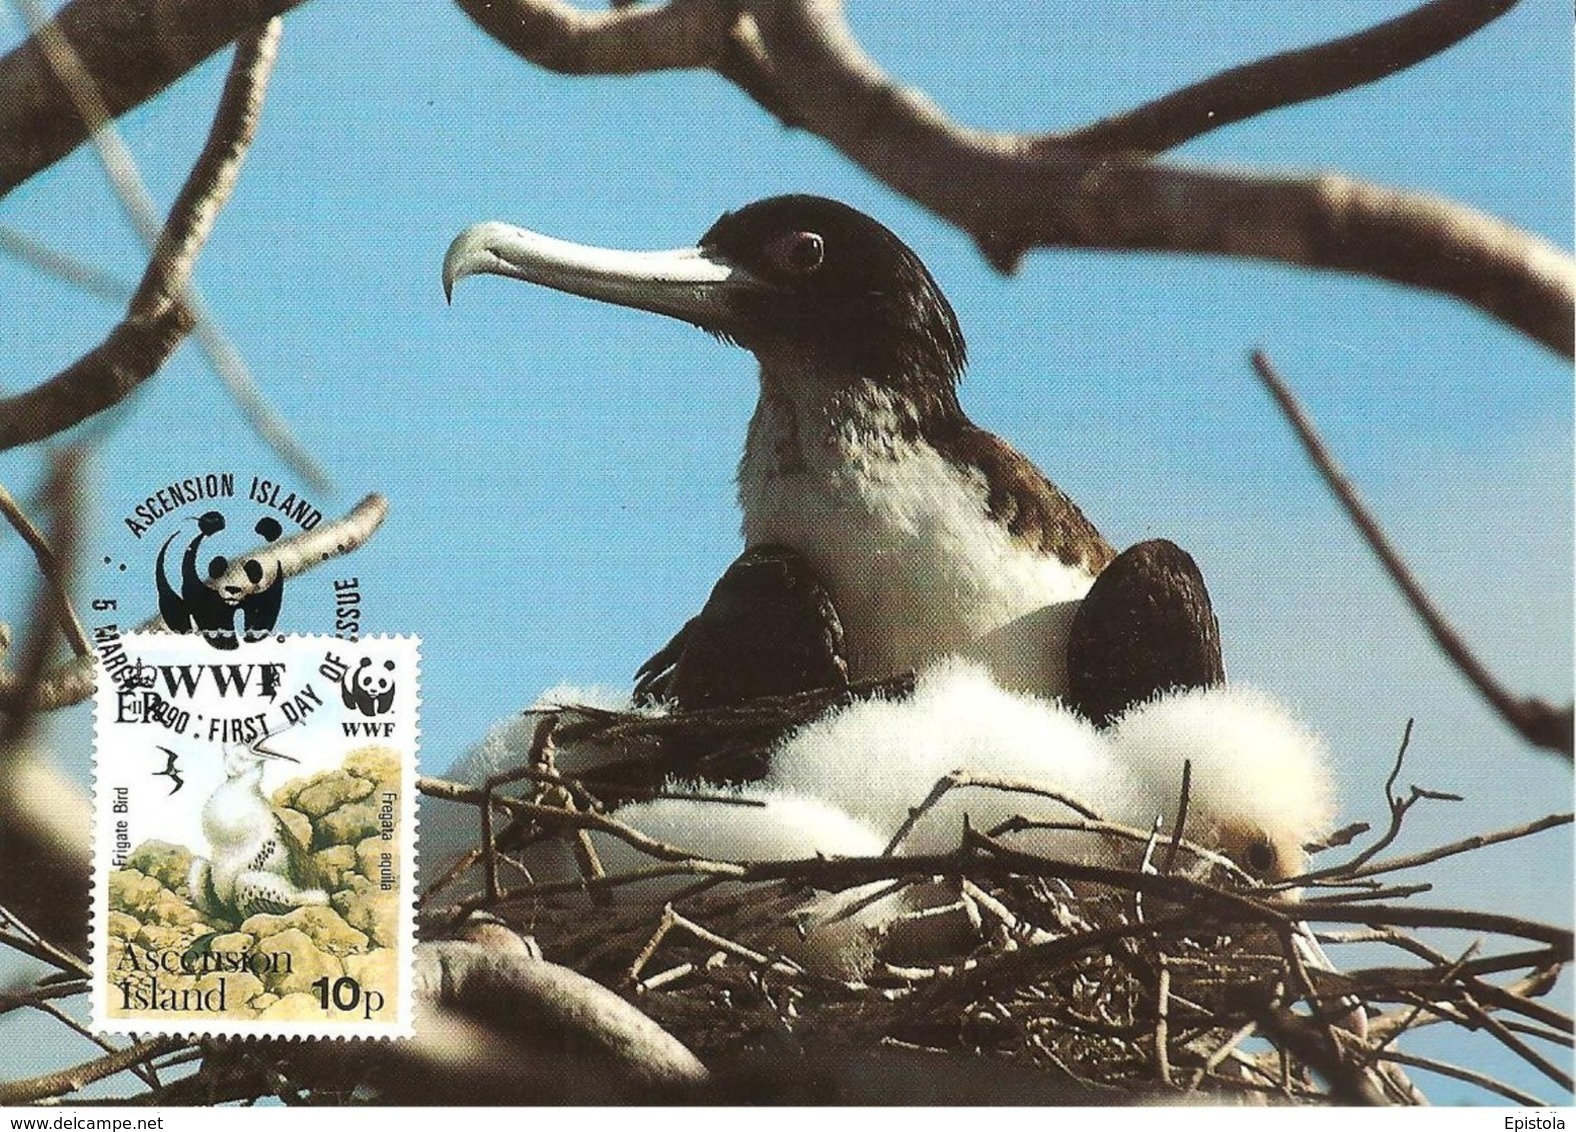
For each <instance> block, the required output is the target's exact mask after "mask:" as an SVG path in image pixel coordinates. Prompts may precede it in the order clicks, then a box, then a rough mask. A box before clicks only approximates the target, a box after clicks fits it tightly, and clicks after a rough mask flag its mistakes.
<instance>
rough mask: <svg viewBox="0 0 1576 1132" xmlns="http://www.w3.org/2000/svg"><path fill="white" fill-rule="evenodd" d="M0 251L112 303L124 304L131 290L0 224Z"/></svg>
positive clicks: (96, 269) (91, 266)
mask: <svg viewBox="0 0 1576 1132" xmlns="http://www.w3.org/2000/svg"><path fill="white" fill-rule="evenodd" d="M0 251H3V252H5V253H6V254H7V255H9V256H11V257H12V258H14V259H16V260H17V261H19V262H21V263H25V264H27V265H28V266H29V267H31V268H34V269H36V270H38V271H41V272H43V273H44V274H46V275H52V276H54V277H55V278H57V279H63V280H65V281H66V282H67V283H70V284H71V285H72V286H73V287H76V288H77V289H78V290H79V291H82V292H84V293H86V294H89V295H92V296H94V297H95V298H100V299H107V300H108V301H110V302H112V303H122V304H124V303H126V302H127V301H129V300H130V298H131V296H132V292H133V290H134V288H133V287H132V285H131V284H130V283H128V282H126V281H125V280H124V279H121V278H119V277H117V276H114V275H111V274H110V273H109V272H107V271H104V270H103V269H101V268H99V267H97V266H95V265H94V264H91V263H88V262H87V261H86V260H82V259H78V258H77V257H76V256H73V255H67V254H66V253H65V252H62V251H59V250H57V249H55V248H52V247H50V246H49V245H48V244H46V243H44V242H43V241H42V240H37V239H34V238H33V237H32V236H29V235H27V234H26V233H23V232H18V231H17V230H16V229H15V228H9V227H6V226H5V225H0Z"/></svg>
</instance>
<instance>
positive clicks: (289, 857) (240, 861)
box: [188, 738, 328, 920]
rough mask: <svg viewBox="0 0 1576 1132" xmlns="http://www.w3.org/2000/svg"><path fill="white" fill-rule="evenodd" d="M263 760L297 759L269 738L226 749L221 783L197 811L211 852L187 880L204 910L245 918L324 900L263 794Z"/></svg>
mask: <svg viewBox="0 0 1576 1132" xmlns="http://www.w3.org/2000/svg"><path fill="white" fill-rule="evenodd" d="M268 759H283V760H285V761H287V762H295V761H296V760H295V759H294V758H291V756H289V755H286V754H283V753H282V752H279V751H275V750H273V749H272V748H270V747H268V746H267V740H266V738H265V739H260V740H258V741H256V742H254V743H250V744H244V745H243V744H233V745H227V746H226V747H225V749H224V781H223V782H221V783H220V784H219V785H218V787H216V788H215V789H214V792H213V793H212V794H211V795H209V796H208V801H207V802H205V803H204V804H203V808H202V830H203V833H204V835H205V836H206V837H207V838H208V844H209V845H210V847H211V851H212V853H213V856H212V857H211V858H204V857H193V858H192V863H191V870H190V875H189V877H188V886H189V887H190V889H191V892H192V896H193V899H194V900H195V902H196V904H197V906H198V907H199V908H200V909H202V910H203V911H206V912H210V913H214V914H218V915H235V916H238V917H240V918H241V919H243V920H244V919H245V918H246V917H248V916H255V915H257V914H258V913H262V912H268V913H275V914H279V913H284V912H289V911H291V910H292V909H295V908H301V907H306V906H309V905H321V904H327V903H328V894H327V893H326V892H324V891H323V890H322V889H320V888H314V887H310V883H311V874H312V872H313V869H312V865H311V855H310V851H309V850H308V848H307V846H305V845H303V844H301V842H300V840H299V839H298V838H297V837H296V836H295V834H294V833H292V832H291V830H290V827H289V826H288V825H286V824H285V822H284V820H283V819H281V818H280V817H279V815H278V814H276V813H275V812H274V808H273V804H272V803H271V802H270V801H269V800H268V796H267V795H266V794H264V793H263V786H262V783H263V767H264V765H265V762H266V760H268Z"/></svg>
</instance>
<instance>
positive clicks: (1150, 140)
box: [1056, 0, 1517, 153]
mask: <svg viewBox="0 0 1576 1132" xmlns="http://www.w3.org/2000/svg"><path fill="white" fill-rule="evenodd" d="M1516 3H1517V0H1430V3H1427V4H1424V5H1422V6H1421V7H1419V8H1415V9H1413V10H1412V11H1410V12H1407V13H1406V14H1405V15H1401V16H1397V17H1396V18H1395V19H1393V20H1387V21H1385V22H1384V23H1382V24H1376V25H1374V26H1373V27H1371V28H1365V29H1364V30H1363V31H1360V32H1355V33H1354V34H1352V35H1348V36H1343V37H1342V38H1340V39H1332V40H1330V41H1329V42H1328V43H1321V44H1318V45H1317V46H1314V47H1307V48H1303V49H1301V50H1297V51H1286V52H1282V53H1281V54H1279V55H1271V56H1269V57H1267V58H1264V59H1259V60H1256V61H1254V62H1252V63H1245V64H1243V65H1242V66H1240V67H1233V68H1231V69H1230V70H1229V71H1222V72H1221V73H1220V74H1218V75H1214V76H1211V77H1210V78H1207V79H1205V80H1204V81H1203V82H1199V83H1194V84H1193V85H1192V86H1188V87H1184V88H1183V89H1181V90H1178V91H1174V92H1172V93H1171V94H1168V95H1165V96H1164V97H1162V98H1158V99H1156V100H1155V101H1153V102H1149V103H1146V104H1144V105H1143V106H1138V107H1134V108H1133V109H1132V110H1129V111H1127V112H1125V113H1122V114H1114V115H1112V116H1111V117H1109V118H1106V119H1103V120H1102V121H1099V122H1095V123H1093V124H1091V125H1088V126H1084V127H1082V128H1081V129H1077V130H1073V131H1072V132H1070V133H1066V134H1061V135H1058V136H1057V139H1056V140H1057V141H1061V142H1075V143H1077V144H1080V145H1085V146H1088V147H1089V148H1091V149H1098V150H1104V151H1107V152H1109V151H1112V150H1139V151H1143V152H1146V153H1159V152H1161V151H1163V150H1167V149H1170V148H1171V147H1173V146H1177V145H1181V144H1182V143H1183V142H1185V141H1188V140H1190V139H1192V138H1196V137H1198V136H1199V135H1201V134H1206V133H1209V132H1210V131H1211V130H1218V129H1220V128H1221V127H1222V126H1229V125H1232V124H1233V123H1235V122H1241V121H1244V120H1245V119H1248V118H1253V117H1256V116H1258V115H1260V114H1263V113H1266V112H1267V111H1270V110H1277V109H1279V108H1281V107H1283V106H1292V105H1295V104H1296V103H1299V102H1310V101H1312V100H1314V99H1317V98H1327V97H1329V96H1330V95H1332V94H1340V93H1341V92H1342V91H1347V90H1351V89H1353V88H1354V87H1359V86H1366V85H1367V84H1369V83H1374V82H1378V81H1379V80H1380V79H1384V78H1388V77H1389V76H1391V75H1393V74H1395V73H1396V72H1397V71H1402V70H1405V69H1406V68H1408V67H1411V66H1414V65H1415V64H1417V63H1421V62H1423V61H1424V60H1425V59H1431V58H1433V57H1434V56H1435V55H1438V54H1439V53H1440V52H1442V51H1445V50H1447V49H1449V48H1450V47H1453V46H1454V45H1455V44H1457V43H1459V42H1460V41H1461V40H1463V39H1465V38H1466V37H1467V36H1469V35H1471V34H1472V33H1473V32H1475V31H1477V30H1478V29H1479V28H1481V27H1482V26H1483V25H1484V24H1487V23H1489V22H1490V21H1492V20H1495V19H1497V18H1498V17H1500V16H1502V15H1504V14H1505V13H1506V12H1508V11H1510V9H1511V8H1514V7H1515V6H1516Z"/></svg>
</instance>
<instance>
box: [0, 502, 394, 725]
mask: <svg viewBox="0 0 1576 1132" xmlns="http://www.w3.org/2000/svg"><path fill="white" fill-rule="evenodd" d="M388 507H389V505H388V500H387V499H385V498H384V497H383V496H381V495H378V494H372V495H369V496H367V497H366V498H365V499H363V500H362V501H361V502H360V503H358V504H356V505H355V507H353V508H351V510H350V511H349V512H348V513H347V514H345V515H344V516H343V517H342V518H339V519H336V520H334V521H332V522H324V523H319V524H318V525H317V526H316V527H314V528H313V529H312V530H310V531H303V532H301V533H300V534H295V535H291V536H290V537H289V538H283V539H280V540H279V541H278V542H276V543H272V544H265V545H263V546H259V547H256V548H255V549H253V550H252V551H250V552H249V553H247V554H246V555H244V556H241V557H238V558H237V559H236V563H237V566H236V567H235V568H234V569H232V570H231V571H230V573H227V574H225V575H224V576H223V577H222V578H220V579H218V580H217V582H216V583H215V584H218V585H229V584H234V585H237V586H243V585H244V586H255V585H256V584H257V583H255V582H253V581H251V579H249V578H247V577H245V575H244V573H243V570H244V563H245V562H246V561H248V560H256V561H257V562H259V563H260V564H261V565H262V566H263V571H264V574H263V576H264V577H265V578H272V577H273V575H274V569H275V567H276V566H277V568H278V569H279V571H281V572H282V574H283V576H284V577H286V578H293V577H295V576H296V575H298V574H302V573H305V572H306V571H308V570H310V569H312V568H313V567H315V566H319V565H321V564H322V563H324V562H327V561H329V560H330V559H332V558H338V557H340V556H342V555H345V554H349V553H350V552H351V551H353V550H355V549H357V548H358V547H360V546H361V545H362V544H363V543H365V542H366V541H367V540H368V539H369V538H371V537H372V535H373V532H375V531H376V530H377V529H378V527H380V526H381V525H382V523H383V519H384V517H385V516H386V515H387V514H388ZM167 628H168V626H167V625H165V624H164V620H163V619H162V618H161V617H159V616H157V615H155V616H153V617H150V618H148V619H147V620H146V621H144V622H142V623H141V624H140V625H138V626H137V627H136V628H135V629H134V630H133V631H134V632H149V631H157V630H161V629H167ZM93 672H94V668H93V659H92V657H79V658H78V659H76V660H73V661H71V662H69V663H67V664H64V665H61V666H60V667H59V668H57V669H55V670H54V671H52V672H49V673H48V674H46V675H45V676H43V677H42V678H40V680H39V681H38V683H37V685H36V686H35V687H34V688H33V689H32V692H31V695H32V699H33V706H34V710H37V711H54V710H56V709H58V708H62V707H67V706H69V705H71V704H77V703H81V702H82V701H83V700H85V699H87V698H88V697H89V696H91V695H92V694H93ZM27 691H28V690H27V685H26V684H25V683H24V682H23V681H21V680H19V679H18V677H17V676H16V674H15V673H11V672H7V671H4V670H0V711H3V710H11V709H14V708H15V707H16V706H17V705H18V704H19V703H21V702H22V699H23V697H24V695H26V694H27Z"/></svg>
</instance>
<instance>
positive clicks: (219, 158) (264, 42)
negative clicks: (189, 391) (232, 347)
mask: <svg viewBox="0 0 1576 1132" xmlns="http://www.w3.org/2000/svg"><path fill="white" fill-rule="evenodd" d="M278 41H279V24H278V23H277V22H273V23H270V24H268V25H266V26H265V27H263V28H259V29H258V30H257V32H256V34H255V35H253V36H251V37H249V38H248V39H247V40H246V41H244V42H243V43H241V44H240V45H239V46H237V48H236V52H235V59H234V61H233V62H232V63H231V65H230V74H229V77H228V78H227V79H226V81H225V85H224V92H223V94H222V95H221V96H220V99H219V109H218V112H217V113H216V114H215V116H214V122H213V127H212V129H211V130H210V131H209V134H208V140H207V142H206V143H205V144H204V146H203V150H202V153H201V154H200V155H199V156H198V158H197V162H196V164H195V165H193V167H192V171H191V173H190V175H189V176H188V177H187V179H186V183H185V184H184V185H183V186H182V188H181V192H180V195H179V196H178V197H177V198H176V201H175V204H174V205H173V206H172V207H171V209H170V215H169V219H168V220H167V221H166V222H165V226H164V231H163V232H162V233H161V235H160V236H159V242H158V245H157V247H156V248H155V250H154V253H153V257H152V259H151V260H150V262H149V264H148V268H147V270H146V271H145V272H144V273H143V277H142V281H141V283H140V284H139V285H138V287H137V291H136V293H135V294H134V295H133V296H132V299H131V303H130V304H129V306H128V307H127V310H126V317H125V318H124V319H123V320H122V321H121V322H120V323H119V324H118V325H117V326H116V327H115V328H114V329H113V330H112V331H110V334H109V336H108V337H107V338H106V339H105V340H104V341H103V342H102V343H100V344H99V345H98V346H96V347H94V348H93V349H92V350H90V351H89V352H88V353H87V354H85V355H83V357H81V358H80V359H78V360H77V361H76V362H74V363H73V364H72V365H70V366H68V367H67V368H66V369H64V370H62V371H61V372H60V373H58V374H56V375H55V376H54V377H53V378H51V379H50V380H48V381H46V382H44V383H43V384H41V385H38V386H36V387H34V388H33V389H30V390H28V391H27V392H25V393H20V394H17V395H16V396H14V397H7V398H5V399H4V400H0V450H4V449H8V448H15V447H17V446H18V445H22V444H29V443H32V442H34V441H37V440H42V439H44V438H45V437H49V436H53V435H55V434H56V433H58V432H61V431H63V430H64V429H67V428H70V427H72V426H73V425H76V424H79V423H81V422H82V421H84V420H86V419H87V418H88V417H90V416H92V415H93V414H95V413H98V412H101V411H102V410H104V409H106V408H109V407H110V406H111V405H114V404H116V403H118V402H119V401H120V400H122V399H123V398H124V397H125V396H126V395H127V394H128V393H130V392H131V390H133V389H135V388H136V387H137V386H138V385H140V384H142V382H144V381H146V380H147V379H148V378H149V377H151V376H152V375H153V374H154V373H156V372H157V371H158V369H159V367H160V366H161V365H163V364H164V362H165V360H166V359H167V358H168V357H169V356H170V354H171V353H173V352H174V350H175V347H176V346H178V345H179V344H180V342H181V340H182V339H183V338H184V337H185V336H186V334H187V333H188V332H189V331H190V330H191V329H192V327H193V326H194V325H195V323H196V318H195V315H194V314H193V312H192V310H191V308H190V307H189V305H188V304H187V303H186V302H185V301H184V294H185V288H186V282H187V280H188V279H189V278H190V275H191V269H192V265H193V264H194V262H195V261H196V257H197V253H198V251H199V250H200V249H201V248H202V245H203V243H204V241H206V240H207V238H208V234H209V232H211V231H212V229H213V222H214V220H215V219H216V218H217V217H218V214H219V210H220V209H221V208H222V207H223V206H224V203H225V201H226V200H228V199H229V195H230V192H231V190H232V189H233V188H234V187H235V180H236V177H237V175H238V173H239V170H240V165H241V160H242V158H243V157H244V156H245V154H246V150H247V147H248V146H249V145H250V144H251V140H252V136H253V134H254V133H255V132H256V129H257V118H258V114H259V111H260V110H261V107H262V93H263V90H264V88H265V87H266V86H267V82H268V76H269V73H270V72H271V70H272V68H273V60H274V52H275V48H276V46H277V44H278ZM0 129H3V127H0Z"/></svg>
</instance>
